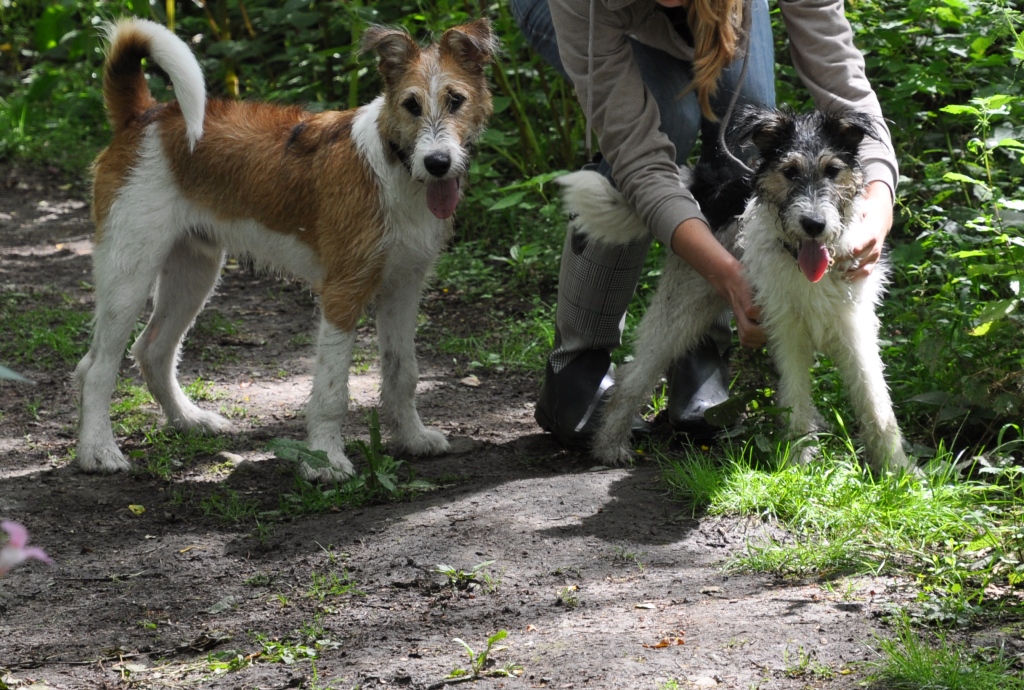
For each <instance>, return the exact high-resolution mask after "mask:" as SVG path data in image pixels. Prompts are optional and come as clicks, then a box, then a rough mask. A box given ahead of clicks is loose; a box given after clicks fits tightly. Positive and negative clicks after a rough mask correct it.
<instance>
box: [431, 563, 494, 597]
mask: <svg viewBox="0 0 1024 690" xmlns="http://www.w3.org/2000/svg"><path fill="white" fill-rule="evenodd" d="M491 565H494V561H484V562H483V563H478V564H476V565H474V566H473V567H472V568H470V569H469V570H460V569H458V568H454V567H452V566H450V565H445V564H443V563H441V564H439V565H438V566H437V567H436V568H435V569H434V572H436V573H441V574H442V575H444V576H445V577H446V578H447V580H448V586H449V587H451V588H452V589H457V590H466V589H469V588H470V587H473V586H480V585H483V584H486V580H485V579H484V578H485V577H486V576H487V568H488V567H489V566H491ZM478 578H479V579H478Z"/></svg>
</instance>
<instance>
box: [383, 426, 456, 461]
mask: <svg viewBox="0 0 1024 690" xmlns="http://www.w3.org/2000/svg"><path fill="white" fill-rule="evenodd" d="M392 443H393V444H394V446H395V448H397V449H398V450H399V451H401V452H404V453H408V454H409V455H444V454H445V453H447V452H449V451H450V450H451V446H450V445H449V444H448V439H447V438H445V435H444V434H442V433H441V432H440V431H435V430H434V429H423V430H421V431H420V432H419V433H417V434H416V435H414V436H409V437H396V438H394V439H392Z"/></svg>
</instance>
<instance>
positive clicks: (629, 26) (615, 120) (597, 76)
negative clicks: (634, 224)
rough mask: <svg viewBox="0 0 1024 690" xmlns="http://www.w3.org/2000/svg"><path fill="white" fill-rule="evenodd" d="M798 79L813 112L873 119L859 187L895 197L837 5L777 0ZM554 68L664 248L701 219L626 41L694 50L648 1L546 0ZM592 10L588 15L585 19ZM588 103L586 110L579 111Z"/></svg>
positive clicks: (857, 57) (836, 1)
mask: <svg viewBox="0 0 1024 690" xmlns="http://www.w3.org/2000/svg"><path fill="white" fill-rule="evenodd" d="M777 1H778V4H779V7H780V8H781V11H782V18H783V21H784V22H785V25H786V30H787V31H788V33H789V43H790V55H791V57H792V60H793V65H794V67H795V68H796V72H797V74H798V75H799V76H800V79H801V80H802V81H803V83H804V84H805V85H806V87H807V89H808V90H809V91H810V93H811V97H812V98H813V99H814V102H815V104H816V105H817V106H818V107H819V108H828V107H833V108H834V107H847V108H851V109H854V110H858V111H862V112H865V113H868V114H870V115H873V116H874V117H875V118H876V119H877V123H878V129H879V133H880V135H881V141H875V140H874V139H870V138H867V139H865V140H864V143H863V144H862V145H861V162H862V164H863V166H864V171H865V178H866V181H867V182H872V181H875V180H881V181H882V182H885V183H886V184H887V185H889V188H890V189H891V190H892V189H895V187H896V180H897V179H898V175H899V171H898V167H897V164H896V156H895V154H894V153H893V148H892V142H891V138H890V135H889V130H888V128H887V127H886V126H885V123H884V121H883V120H882V109H881V106H880V105H879V103H878V98H877V97H876V96H875V92H874V91H873V90H872V88H871V84H869V83H868V80H867V76H866V75H865V73H864V56H863V55H862V54H861V53H860V51H859V50H857V48H856V47H855V46H854V45H853V30H852V29H851V28H850V23H849V21H848V20H847V19H846V15H845V13H844V11H843V0H777ZM549 5H550V8H551V18H552V21H553V23H554V26H555V31H556V32H557V34H558V48H559V54H560V55H561V58H562V63H563V65H564V66H565V69H566V71H567V72H568V73H569V77H570V78H571V79H572V82H573V85H574V86H575V87H576V93H577V97H578V98H579V101H580V103H581V104H583V107H584V108H585V109H586V110H588V111H589V115H588V117H589V118H590V122H589V126H590V127H592V128H593V129H594V130H595V131H596V132H597V136H598V142H599V144H600V147H601V153H602V154H603V155H604V156H605V157H606V158H607V159H608V162H609V163H610V164H611V166H612V171H613V174H614V176H615V182H616V184H617V185H618V186H619V189H621V190H622V192H623V194H625V196H626V199H627V200H628V201H629V203H630V204H631V205H632V206H633V208H634V209H636V211H637V213H638V214H639V215H640V217H641V218H642V219H643V221H644V223H645V224H646V225H647V227H648V228H650V230H651V232H653V233H654V236H655V237H657V238H658V239H659V240H660V241H661V242H663V243H665V244H666V246H667V245H668V244H669V243H670V242H671V238H672V233H673V231H674V230H675V229H676V227H677V226H678V225H679V224H680V223H682V222H683V221H684V220H687V219H689V218H700V219H701V220H704V221H705V222H706V219H705V218H704V216H703V215H702V214H701V212H700V208H699V207H698V206H697V203H696V202H695V201H694V199H693V197H692V196H691V195H690V193H689V192H688V191H687V190H686V189H684V188H682V187H681V186H680V183H679V171H678V169H677V167H676V165H675V147H674V146H673V145H672V142H671V141H669V139H668V137H667V136H666V135H665V134H664V133H662V132H661V130H660V129H659V127H660V124H661V116H660V114H659V113H658V106H657V104H656V103H655V101H654V97H653V96H652V95H651V94H650V92H649V91H648V90H647V88H646V86H645V85H644V83H643V80H642V79H641V77H640V69H639V67H638V66H637V64H636V62H635V61H634V59H633V51H632V48H631V46H630V43H629V40H628V39H627V37H632V38H634V39H635V40H638V41H639V42H641V43H643V44H645V45H649V46H651V47H653V48H657V49H659V50H662V51H663V52H665V53H668V54H669V55H672V56H674V57H677V58H679V59H682V60H692V59H693V49H692V48H691V47H690V46H689V45H687V43H686V42H685V41H684V40H683V38H682V37H681V36H680V35H679V33H678V32H677V31H676V30H675V28H674V27H673V26H672V24H671V21H670V19H669V17H668V16H667V15H666V14H665V13H664V12H661V11H659V10H658V9H657V8H658V5H657V3H655V2H654V0H549ZM591 6H593V9H594V13H593V16H592V17H591V14H590V12H591ZM588 99H589V107H588Z"/></svg>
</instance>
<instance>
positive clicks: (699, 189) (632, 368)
mask: <svg viewBox="0 0 1024 690" xmlns="http://www.w3.org/2000/svg"><path fill="white" fill-rule="evenodd" d="M865 136H876V135H875V130H874V127H873V124H872V122H871V120H870V118H869V117H868V116H866V115H862V114H858V113H855V112H848V111H847V112H841V113H825V112H814V113H811V114H806V115H794V114H792V113H791V112H788V111H781V110H763V109H757V110H755V109H748V110H745V111H743V112H742V113H741V114H740V115H739V116H738V118H737V124H736V127H735V128H734V130H733V132H732V137H733V138H734V140H740V139H745V138H749V139H750V141H752V142H753V143H754V145H755V146H756V147H757V149H758V151H759V155H760V160H759V162H758V164H757V169H756V172H755V175H754V177H753V179H752V180H751V179H741V180H732V181H730V182H726V183H724V184H721V183H718V182H716V181H715V180H713V179H710V178H709V177H708V176H707V174H706V173H708V172H709V171H702V170H698V171H697V176H696V179H694V180H693V181H691V182H690V183H689V184H688V186H689V187H690V188H691V190H692V191H693V192H694V196H695V197H697V199H698V201H699V202H700V203H701V205H702V207H703V208H705V209H706V211H705V212H706V214H707V215H708V217H709V220H710V222H711V223H712V225H714V226H715V228H714V229H715V230H716V235H717V236H718V238H719V240H720V241H721V242H722V243H723V245H725V246H726V247H727V248H728V249H729V250H730V251H732V252H733V254H734V255H736V256H737V257H739V258H740V260H741V261H742V263H743V266H744V269H745V271H746V276H747V279H748V280H749V282H750V284H751V287H752V288H753V289H754V291H755V301H756V303H757V304H758V306H760V307H761V316H762V324H763V326H764V328H765V330H766V333H767V336H768V345H769V349H770V351H771V354H772V357H773V359H774V361H775V365H776V368H777V369H778V372H779V377H780V381H779V394H778V403H779V405H780V406H781V407H785V408H788V409H789V421H788V431H789V435H790V438H791V439H792V440H793V441H794V442H800V441H804V440H805V439H807V438H810V437H811V435H812V434H813V433H814V432H815V431H817V430H819V429H820V428H821V427H822V426H823V420H822V418H821V416H820V415H819V414H818V412H817V410H816V409H815V408H814V405H813V400H812V397H811V379H810V374H809V369H810V368H811V366H812V365H813V364H814V354H815V351H816V350H818V351H821V352H823V353H825V354H826V355H828V356H829V357H830V358H831V359H832V361H833V362H835V364H836V366H837V367H838V368H839V370H840V372H841V374H842V378H843V381H844V384H845V385H846V387H847V389H848V390H849V393H850V398H851V400H852V401H853V406H854V409H855V412H856V414H857V417H858V419H859V421H860V431H861V435H862V437H863V440H864V445H865V447H866V459H867V462H868V464H869V466H870V467H871V468H872V469H873V470H875V471H878V472H881V471H883V470H885V469H887V468H903V467H907V466H908V464H909V463H908V460H907V457H906V456H905V454H904V450H903V444H902V438H901V435H900V430H899V427H898V426H897V423H896V418H895V416H894V414H893V410H892V403H891V401H890V398H889V391H888V388H887V386H886V382H885V379H884V377H883V365H882V360H881V358H880V356H879V349H878V330H879V321H878V318H877V316H876V315H875V307H876V306H877V304H878V302H879V300H880V298H881V295H882V291H883V289H884V286H885V283H886V274H887V265H886V263H885V262H884V261H881V262H879V264H878V265H877V266H876V267H875V268H874V270H873V271H872V272H871V274H870V275H869V276H868V277H867V278H864V279H862V280H852V281H851V280H847V279H845V278H844V277H843V273H844V272H845V271H846V270H847V269H849V268H850V266H849V260H846V261H845V262H844V261H843V260H840V261H836V260H835V258H834V257H846V256H849V255H850V253H851V252H850V250H851V247H850V237H851V233H850V228H851V227H853V226H854V224H856V223H858V222H860V219H861V211H860V203H861V200H862V199H863V196H862V192H863V174H862V171H861V169H860V166H859V163H858V159H857V151H858V147H859V145H860V143H861V141H862V139H863V138H864V137H865ZM683 172H686V171H683ZM687 176H688V175H687ZM561 184H562V186H563V188H564V189H563V197H564V201H565V206H566V210H567V211H568V212H569V213H574V214H577V215H578V225H579V227H580V229H581V231H583V232H586V233H588V235H589V236H590V237H591V238H593V239H595V240H597V241H602V242H610V243H624V242H628V241H630V240H632V239H636V238H637V237H640V236H642V235H644V234H646V233H647V229H646V228H645V227H644V226H643V223H642V222H641V221H640V219H639V218H638V217H637V216H636V215H635V214H634V213H633V211H632V210H631V208H630V207H629V206H628V204H627V203H626V202H625V200H624V199H623V198H622V196H621V194H620V193H619V192H618V191H616V190H615V189H614V188H613V187H612V186H611V184H610V183H609V182H608V181H607V180H606V179H605V178H604V177H603V176H601V175H599V174H598V173H595V172H578V173H573V174H571V175H567V176H565V177H563V178H561ZM747 199H749V200H748V201H747V202H746V207H745V209H744V208H743V205H742V204H743V202H744V200H747ZM740 211H742V214H741V215H740V216H739V217H738V218H737V217H735V214H736V213H739V212H740ZM727 307H728V304H727V303H726V302H725V301H724V300H723V299H722V298H721V297H720V296H719V295H718V294H717V293H716V292H715V291H714V289H713V288H712V287H711V285H710V284H708V282H707V281H705V280H704V279H703V278H702V277H701V276H700V275H699V274H698V273H697V272H696V271H695V270H694V269H693V268H692V267H690V266H689V264H687V263H686V262H684V261H683V260H681V259H679V258H678V257H676V256H674V255H671V254H670V255H669V257H668V259H667V261H666V264H665V270H664V273H663V275H662V277H661V280H660V282H659V284H658V289H657V292H656V293H655V295H654V298H653V300H652V302H651V305H650V307H649V309H648V311H647V313H646V315H645V316H644V318H643V319H642V321H641V323H640V326H639V329H638V333H637V339H636V345H635V354H634V357H635V359H634V361H633V362H632V363H629V364H627V365H625V366H623V367H622V369H621V370H620V373H619V375H618V377H617V382H616V384H615V386H614V387H613V388H612V391H611V394H610V399H608V400H607V403H606V405H605V406H604V410H603V413H602V418H601V423H600V427H599V429H598V431H597V433H596V435H595V438H594V441H593V447H592V452H593V454H594V456H595V457H596V458H597V459H599V460H600V461H602V462H603V463H604V464H606V465H612V466H614V465H619V464H621V463H623V462H626V461H628V460H629V459H630V457H631V453H630V447H629V445H628V441H629V429H630V424H631V421H632V419H633V417H634V415H635V414H636V411H637V409H638V407H639V405H640V403H641V402H642V400H643V399H644V398H645V396H648V395H649V394H650V391H651V389H652V387H653V385H654V384H655V383H656V381H657V380H658V378H659V377H660V376H661V374H662V373H663V372H664V371H665V369H666V367H667V366H668V365H669V363H670V362H671V361H672V360H674V359H675V358H677V357H680V356H682V355H685V354H686V353H687V352H688V351H689V350H690V349H691V348H693V347H694V346H695V345H696V344H697V342H698V341H699V340H700V338H701V337H702V336H703V335H704V334H705V333H706V332H707V330H708V328H709V326H710V325H711V323H712V321H713V320H714V319H715V317H716V316H717V315H718V314H719V313H721V312H722V310H723V309H726V308H727ZM814 451H815V449H814V448H813V447H812V446H811V445H804V446H803V447H802V449H800V451H799V454H800V459H801V460H802V461H804V462H807V461H809V460H810V459H811V458H813V456H814Z"/></svg>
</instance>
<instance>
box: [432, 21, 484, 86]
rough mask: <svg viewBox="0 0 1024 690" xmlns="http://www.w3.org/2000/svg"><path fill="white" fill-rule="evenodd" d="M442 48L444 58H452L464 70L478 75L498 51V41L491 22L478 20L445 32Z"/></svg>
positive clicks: (442, 37) (441, 43)
mask: <svg viewBox="0 0 1024 690" xmlns="http://www.w3.org/2000/svg"><path fill="white" fill-rule="evenodd" d="M440 48H441V56H442V57H444V56H446V55H448V56H451V57H452V58H453V59H454V60H455V61H456V62H458V63H459V65H460V66H461V67H462V68H463V69H465V70H468V71H470V72H473V73H478V72H482V71H483V68H484V66H485V65H486V64H487V63H488V62H490V61H491V59H492V58H493V57H494V54H495V53H496V52H497V51H498V39H497V38H495V36H494V32H493V31H491V22H490V20H488V19H477V20H476V21H472V22H469V23H467V24H461V25H459V26H456V27H452V28H451V29H448V30H447V31H445V32H444V34H443V35H442V36H441V41H440Z"/></svg>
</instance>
